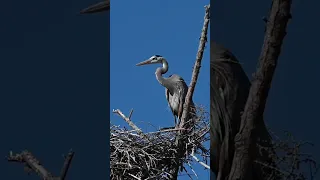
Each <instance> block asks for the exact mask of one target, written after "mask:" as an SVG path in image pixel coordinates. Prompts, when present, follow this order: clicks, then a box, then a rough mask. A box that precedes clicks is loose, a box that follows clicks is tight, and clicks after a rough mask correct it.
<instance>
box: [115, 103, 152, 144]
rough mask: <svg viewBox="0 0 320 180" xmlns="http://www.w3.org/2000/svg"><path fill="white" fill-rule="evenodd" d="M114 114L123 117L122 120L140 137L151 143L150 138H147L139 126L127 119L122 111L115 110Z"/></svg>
mask: <svg viewBox="0 0 320 180" xmlns="http://www.w3.org/2000/svg"><path fill="white" fill-rule="evenodd" d="M112 112H113V113H116V114H118V115H119V116H120V117H122V119H123V120H125V121H126V122H127V123H128V124H129V126H130V127H132V128H133V129H134V130H136V132H137V133H138V134H139V135H140V136H142V137H143V138H144V139H146V140H148V141H149V142H150V140H149V138H148V136H146V135H145V134H144V133H143V132H142V130H141V129H140V128H139V127H138V126H136V125H135V124H134V123H133V122H132V121H131V120H130V119H129V118H128V117H126V116H125V115H124V114H123V113H122V112H121V111H120V109H116V110H113V111H112ZM132 112H133V110H131V114H130V116H131V115H132Z"/></svg>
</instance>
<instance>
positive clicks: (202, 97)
mask: <svg viewBox="0 0 320 180" xmlns="http://www.w3.org/2000/svg"><path fill="white" fill-rule="evenodd" d="M207 4H209V0H206V1H183V3H182V1H169V0H165V1H148V0H143V1H139V3H137V1H126V3H123V1H112V8H111V9H112V10H111V62H110V67H111V71H110V74H111V79H110V108H111V109H110V111H111V110H112V109H118V108H119V109H120V110H122V111H123V113H125V114H126V115H128V113H129V111H130V109H131V108H133V109H134V113H133V116H132V120H133V121H134V122H135V123H137V125H139V126H140V127H142V128H143V130H144V131H145V132H148V131H155V129H154V128H152V127H150V126H146V123H151V124H152V125H154V126H156V127H168V126H172V125H174V120H173V116H172V113H171V111H170V109H169V108H168V104H167V101H166V98H165V93H164V91H165V90H164V88H163V87H162V86H161V85H160V84H159V83H158V81H157V80H156V78H155V74H154V72H155V70H156V68H157V67H159V65H149V66H141V67H136V66H135V64H136V63H138V62H140V61H143V60H145V59H147V58H149V57H150V56H152V55H155V54H160V55H162V56H164V57H165V58H166V59H167V60H168V62H169V72H168V73H167V74H165V75H164V76H168V75H170V74H178V75H180V76H182V77H183V78H184V79H185V81H186V83H187V84H188V85H189V83H190V79H191V74H192V67H193V65H194V62H195V58H196V53H197V50H198V46H199V37H200V34H201V29H202V26H203V17H204V6H205V5H207ZM207 49H208V51H205V54H204V57H203V61H202V68H201V70H200V75H199V81H198V83H197V86H196V90H195V93H194V96H193V97H194V98H193V100H194V102H195V103H197V104H202V105H204V106H205V107H206V108H207V109H208V107H209V103H210V101H209V96H210V94H209V80H210V78H209V43H208V46H207ZM110 116H111V117H110V118H111V121H112V123H114V124H119V125H123V126H127V127H128V125H127V124H126V123H125V122H124V121H123V120H122V119H121V118H120V117H118V116H117V115H114V114H112V113H111V115H110ZM147 127H149V128H147ZM195 170H196V172H197V174H198V176H199V179H209V173H208V171H204V170H203V167H201V166H199V165H195ZM179 179H189V177H188V176H186V175H183V174H182V176H181V177H179Z"/></svg>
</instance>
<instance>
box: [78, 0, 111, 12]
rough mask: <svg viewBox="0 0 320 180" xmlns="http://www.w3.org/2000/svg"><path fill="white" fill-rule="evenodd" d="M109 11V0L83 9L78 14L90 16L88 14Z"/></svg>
mask: <svg viewBox="0 0 320 180" xmlns="http://www.w3.org/2000/svg"><path fill="white" fill-rule="evenodd" d="M109 10H110V0H105V1H102V2H99V3H97V4H94V5H91V6H89V7H87V8H85V9H83V10H82V11H80V13H81V14H90V13H97V12H103V11H109Z"/></svg>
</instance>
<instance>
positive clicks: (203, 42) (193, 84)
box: [180, 4, 210, 128]
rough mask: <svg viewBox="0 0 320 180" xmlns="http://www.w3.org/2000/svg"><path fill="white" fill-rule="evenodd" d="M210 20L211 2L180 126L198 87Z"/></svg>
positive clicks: (184, 120) (206, 14)
mask: <svg viewBox="0 0 320 180" xmlns="http://www.w3.org/2000/svg"><path fill="white" fill-rule="evenodd" d="M209 22H210V4H209V5H207V6H205V16H204V22H203V28H202V32H201V38H200V43H199V48H198V52H197V58H196V62H195V65H194V68H193V72H192V78H191V82H190V85H189V88H188V93H187V95H186V99H185V103H184V106H183V113H182V118H181V122H180V128H183V126H184V123H185V122H186V118H187V115H188V110H189V106H190V102H191V100H192V96H193V92H194V89H195V87H196V83H197V80H198V75H199V71H200V67H201V60H202V57H203V52H204V48H205V46H206V42H207V34H208V26H209Z"/></svg>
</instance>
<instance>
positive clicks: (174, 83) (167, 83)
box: [137, 55, 193, 125]
mask: <svg viewBox="0 0 320 180" xmlns="http://www.w3.org/2000/svg"><path fill="white" fill-rule="evenodd" d="M146 64H162V67H159V68H157V70H156V72H155V75H156V78H157V80H158V82H159V83H160V84H161V85H162V86H163V87H165V95H166V99H167V101H168V104H169V107H170V109H171V112H172V114H173V115H174V117H175V125H177V124H178V121H177V119H179V120H180V118H181V116H182V112H183V104H184V101H185V97H186V95H187V92H188V86H187V84H186V83H185V81H184V80H183V78H182V77H181V76H179V75H176V74H173V75H171V76H169V77H168V78H164V77H162V75H163V74H165V73H166V72H167V71H168V69H169V65H168V62H167V60H166V59H165V58H164V57H162V56H160V55H154V56H152V57H150V58H149V59H148V60H146V61H143V62H140V63H138V64H137V66H141V65H146ZM190 106H193V102H191V104H190Z"/></svg>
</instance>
